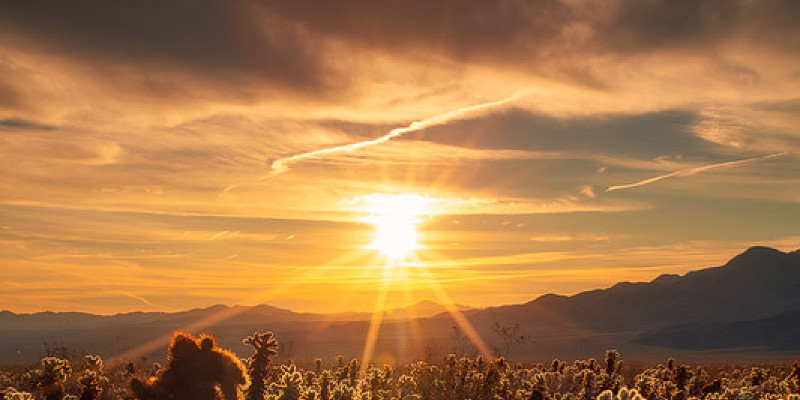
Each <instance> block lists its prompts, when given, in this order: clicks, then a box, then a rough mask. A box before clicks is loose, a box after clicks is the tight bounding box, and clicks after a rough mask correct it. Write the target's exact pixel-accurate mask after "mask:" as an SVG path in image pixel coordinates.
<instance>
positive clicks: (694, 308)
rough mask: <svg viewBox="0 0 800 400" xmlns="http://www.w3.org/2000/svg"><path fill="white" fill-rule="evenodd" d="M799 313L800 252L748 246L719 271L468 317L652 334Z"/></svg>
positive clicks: (664, 277)
mask: <svg viewBox="0 0 800 400" xmlns="http://www.w3.org/2000/svg"><path fill="white" fill-rule="evenodd" d="M796 310H800V251H794V252H790V253H783V252H781V251H778V250H775V249H771V248H767V247H752V248H750V249H748V250H747V251H745V252H744V253H742V254H739V255H737V256H736V257H734V258H733V259H731V260H730V261H728V263H726V264H725V265H723V266H721V267H714V268H706V269H702V270H698V271H692V272H689V273H687V274H685V275H683V276H678V275H662V276H660V277H658V278H656V279H654V280H652V281H650V282H646V283H630V282H621V283H617V284H616V285H614V286H612V287H610V288H608V289H601V290H592V291H588V292H583V293H579V294H576V295H574V296H559V295H552V294H550V295H545V296H542V297H539V298H537V299H535V300H533V301H531V302H529V303H526V304H521V305H512V306H506V307H498V308H493V309H487V310H481V311H475V312H474V313H473V314H474V315H473V317H474V318H481V315H482V314H488V313H493V314H495V315H497V316H501V317H503V318H504V319H506V320H513V321H519V322H521V323H525V324H529V325H536V324H573V325H577V326H582V327H585V328H588V329H592V330H596V331H600V332H619V331H629V330H652V329H655V328H663V327H667V326H672V325H677V324H683V325H685V324H701V323H709V322H735V321H745V320H757V319H763V318H769V317H772V316H775V315H777V314H781V313H785V312H791V311H796Z"/></svg>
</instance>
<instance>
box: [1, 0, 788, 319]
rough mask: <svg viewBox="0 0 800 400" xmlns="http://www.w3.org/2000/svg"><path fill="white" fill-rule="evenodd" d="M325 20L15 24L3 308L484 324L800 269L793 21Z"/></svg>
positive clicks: (270, 15) (142, 14)
mask: <svg viewBox="0 0 800 400" xmlns="http://www.w3.org/2000/svg"><path fill="white" fill-rule="evenodd" d="M333 4H334V3H330V2H325V1H311V2H310V3H304V5H303V6H301V5H300V3H293V2H280V1H274V2H273V1H263V2H261V1H246V0H233V1H225V2H217V1H213V0H201V1H196V2H160V1H142V2H138V3H137V4H136V6H131V5H130V4H128V3H125V2H119V3H118V2H114V3H108V2H101V1H97V0H77V1H71V2H62V1H57V0H47V1H42V2H16V1H10V2H3V3H0V37H3V41H2V42H0V52H1V53H0V54H2V56H0V158H1V159H2V160H3V161H2V162H1V163H0V192H2V195H0V269H1V270H2V271H3V273H2V275H0V309H7V310H11V311H13V312H36V311H42V310H52V311H84V312H92V313H99V314H110V313H118V312H128V311H140V310H141V311H173V310H185V309H191V308H202V307H207V306H210V305H214V304H229V305H230V304H247V305H252V304H262V303H263V304H270V305H274V306H277V307H282V308H287V309H291V310H293V311H301V312H326V313H327V312H343V311H359V312H371V311H373V310H374V309H375V308H376V303H380V304H381V307H387V308H394V307H402V306H404V305H408V304H412V303H415V302H416V301H418V300H423V299H429V300H433V301H435V302H437V303H442V304H444V303H455V304H464V305H469V306H474V307H485V306H491V305H500V304H514V303H522V302H526V301H529V300H532V299H533V298H535V297H537V296H539V295H542V294H545V293H558V294H574V293H578V292H581V291H585V290H590V289H596V288H603V287H607V286H609V285H612V284H614V283H616V282H619V281H649V280H651V279H653V278H655V277H657V276H659V275H661V274H664V273H678V274H682V273H685V272H687V271H690V270H696V269H701V268H704V267H710V266H717V265H721V264H722V263H724V262H725V261H726V260H728V259H729V258H731V257H732V256H734V255H736V254H738V253H740V252H741V251H743V250H744V249H746V248H748V247H750V246H753V245H765V246H770V247H774V248H777V249H780V250H782V251H793V250H795V249H797V247H798V245H799V244H800V231H798V227H799V226H800V207H798V204H799V203H800V189H798V188H800V156H798V150H799V149H800V131H798V129H797V127H798V126H800V124H799V123H800V96H798V93H800V67H798V66H800V51H798V49H800V30H798V25H797V16H798V15H800V2H794V1H779V0H775V1H765V2H749V1H744V0H741V1H739V0H736V1H720V0H701V1H693V2H677V3H676V2H670V1H652V2H624V1H610V2H595V1H589V0H569V1H567V0H565V1H533V2H513V1H501V2H480V1H468V2H460V3H452V2H427V1H421V0H413V1H406V2H390V3H384V2H363V3H362V2H354V1H344V2H337V3H335V4H336V6H334V5H333ZM387 260H389V261H387ZM389 264H391V265H392V267H391V268H387V267H386V265H389ZM376 298H377V299H383V302H382V303H381V302H376Z"/></svg>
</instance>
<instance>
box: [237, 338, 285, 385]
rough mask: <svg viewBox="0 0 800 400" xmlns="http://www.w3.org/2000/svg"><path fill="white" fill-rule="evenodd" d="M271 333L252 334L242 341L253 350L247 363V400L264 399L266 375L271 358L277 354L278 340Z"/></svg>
mask: <svg viewBox="0 0 800 400" xmlns="http://www.w3.org/2000/svg"><path fill="white" fill-rule="evenodd" d="M273 336H274V335H273V333H272V332H263V333H258V332H256V333H254V334H253V335H252V336H248V337H247V338H246V339H244V344H246V345H249V346H251V347H252V348H253V350H254V352H253V355H252V356H250V360H249V361H248V362H247V373H248V375H249V376H250V386H248V387H247V393H246V397H245V398H246V399H247V400H263V399H264V398H265V397H264V396H265V391H266V385H267V374H268V373H269V364H270V362H271V361H272V356H274V355H276V354H278V340H277V339H275V338H274V337H273Z"/></svg>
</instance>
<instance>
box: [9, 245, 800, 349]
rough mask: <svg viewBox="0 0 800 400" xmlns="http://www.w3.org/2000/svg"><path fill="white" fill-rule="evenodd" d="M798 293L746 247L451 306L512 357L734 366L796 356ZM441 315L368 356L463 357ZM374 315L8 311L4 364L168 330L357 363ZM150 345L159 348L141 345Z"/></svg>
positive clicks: (404, 326)
mask: <svg viewBox="0 0 800 400" xmlns="http://www.w3.org/2000/svg"><path fill="white" fill-rule="evenodd" d="M798 288H800V251H795V252H790V253H783V252H780V251H778V250H774V249H770V248H766V247H753V248H750V249H748V250H747V251H745V252H744V253H742V254H740V255H738V256H736V257H734V258H733V259H731V260H730V261H729V262H728V263H726V264H725V265H723V266H721V267H715V268H706V269H702V270H698V271H692V272H689V273H687V274H685V275H682V276H678V275H662V276H660V277H658V278H656V279H654V280H652V281H650V282H645V283H630V282H622V283H618V284H616V285H614V286H612V287H610V288H607V289H601V290H593V291H588V292H583V293H579V294H576V295H574V296H560V295H555V294H548V295H544V296H541V297H539V298H537V299H535V300H533V301H531V302H528V303H525V304H519V305H510V306H503V307H492V308H487V309H474V310H473V309H469V310H467V309H466V308H465V307H461V306H459V308H460V309H461V310H462V312H463V313H464V315H466V317H467V319H468V320H469V322H470V323H471V325H472V326H473V327H474V328H475V331H476V332H477V333H478V334H479V336H480V337H481V338H483V340H484V341H485V342H486V345H487V347H489V348H490V349H492V348H494V349H502V348H506V347H505V345H504V341H505V340H506V339H504V338H503V337H501V335H498V333H497V329H496V327H498V326H501V327H502V326H510V325H519V326H520V329H521V330H520V333H521V334H525V335H530V336H532V338H533V343H534V344H533V345H532V346H523V347H518V348H516V349H515V350H514V351H513V353H512V354H509V355H510V356H512V357H515V358H520V359H535V360H539V361H544V360H547V359H548V358H553V357H562V358H569V357H575V358H578V357H581V358H583V357H586V356H587V355H595V356H602V352H603V351H604V350H605V349H607V348H617V349H619V350H620V351H622V352H623V353H629V354H633V358H634V359H638V360H645V359H647V360H656V359H663V358H664V357H666V356H679V355H680V357H682V359H684V360H688V359H690V358H691V357H693V356H694V357H695V359H700V360H702V361H706V362H707V361H709V360H710V357H712V356H713V357H716V358H715V360H718V361H720V360H724V357H726V356H727V355H735V357H736V358H737V359H739V360H740V361H741V360H742V358H741V357H742V353H741V352H742V351H749V352H750V353H747V354H749V355H752V356H753V357H757V358H751V360H753V361H759V360H763V359H764V358H763V357H767V356H769V357H773V359H775V357H777V358H780V359H781V360H783V358H796V356H798V355H800V354H798V352H800V348H798V345H797V343H800V339H799V338H798V335H799V334H798V330H800V328H798V327H800V289H798ZM444 311H446V310H445V308H444V307H442V306H441V305H439V304H436V303H433V302H428V301H422V302H420V303H417V304H414V305H411V306H409V307H405V308H400V309H394V310H387V311H386V312H385V313H384V321H383V324H382V326H381V328H380V334H379V337H378V340H377V344H376V345H377V347H376V351H375V354H376V355H377V356H378V357H385V358H384V359H385V360H395V361H397V360H406V361H408V360H412V359H415V358H419V357H420V356H421V355H422V354H423V353H429V352H430V350H431V349H438V351H441V352H451V351H455V352H458V351H469V350H468V349H469V348H470V345H469V342H468V341H466V339H465V336H464V335H463V334H458V328H457V325H458V324H457V323H456V322H454V319H453V318H451V316H450V313H448V312H444ZM415 316H416V317H417V318H416V319H414V320H409V318H413V317H415ZM370 317H371V314H370V313H342V314H314V313H296V312H292V311H290V310H287V309H282V308H278V307H273V306H268V305H260V306H253V307H245V306H233V307H228V306H223V305H218V306H213V307H209V308H204V309H195V310H188V311H183V312H177V313H164V312H157V313H143V312H137V313H126V314H118V315H112V316H99V315H92V314H85V313H53V312H41V313H34V314H15V313H11V312H7V311H5V312H0V362H23V361H27V362H30V361H35V360H36V359H37V358H38V357H40V356H41V355H42V343H43V342H49V343H52V342H53V341H64V344H65V345H66V346H68V347H70V348H72V349H79V350H86V351H88V352H91V353H94V354H100V355H103V356H104V357H106V356H118V355H121V356H122V357H125V355H126V354H128V352H130V351H131V350H133V349H140V348H141V346H145V345H146V346H149V347H145V348H146V349H147V350H145V351H144V353H142V354H145V355H154V356H163V348H164V346H166V343H167V341H168V338H169V336H170V334H171V332H172V331H173V330H174V329H184V330H189V331H192V332H209V333H211V334H214V335H216V336H217V338H218V339H219V342H220V343H221V344H222V345H223V347H226V348H230V349H233V350H235V351H243V352H244V351H247V349H246V348H245V347H244V345H242V342H241V340H242V338H243V337H246V336H247V335H250V334H252V333H253V332H254V331H265V330H272V331H274V332H275V334H276V336H277V337H278V339H279V341H280V342H281V346H282V347H281V353H280V355H281V357H287V358H296V359H303V358H306V359H310V358H313V357H334V356H335V355H337V354H343V355H346V356H348V357H353V356H355V357H357V356H358V355H359V354H361V352H362V351H363V348H364V338H365V337H366V333H367V331H368V328H369V319H370ZM454 328H456V329H454ZM643 332H646V333H643ZM153 340H156V342H155V343H156V344H157V345H156V346H155V347H152V346H151V345H149V344H148V343H153ZM667 348H669V349H667ZM674 349H680V351H682V352H676V351H675V350H674ZM706 349H726V350H725V352H715V353H713V355H712V353H708V352H702V353H692V352H691V350H706ZM737 352H738V353H737ZM137 354H139V353H137ZM445 354H446V353H445ZM720 357H722V358H720ZM781 357H783V358H781Z"/></svg>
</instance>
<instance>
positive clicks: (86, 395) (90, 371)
mask: <svg viewBox="0 0 800 400" xmlns="http://www.w3.org/2000/svg"><path fill="white" fill-rule="evenodd" d="M78 382H79V383H80V384H81V386H82V387H83V388H82V389H81V396H80V400H98V399H99V398H100V395H101V394H102V393H103V387H104V386H106V385H107V384H108V379H106V377H104V376H103V359H101V358H100V356H91V355H87V356H86V370H85V371H84V373H83V375H82V376H81V377H80V378H79V379H78Z"/></svg>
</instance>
